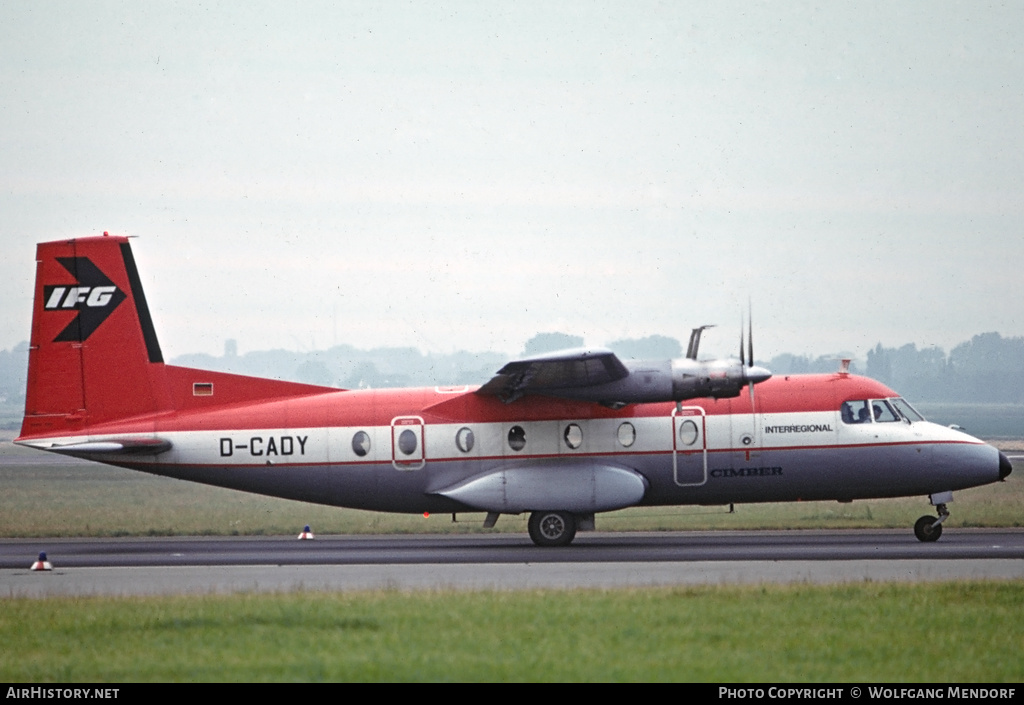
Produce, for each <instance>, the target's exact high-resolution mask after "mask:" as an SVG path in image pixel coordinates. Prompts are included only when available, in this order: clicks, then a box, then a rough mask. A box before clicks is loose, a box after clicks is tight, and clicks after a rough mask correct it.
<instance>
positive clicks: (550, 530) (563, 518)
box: [529, 511, 577, 547]
mask: <svg viewBox="0 0 1024 705" xmlns="http://www.w3.org/2000/svg"><path fill="white" fill-rule="evenodd" d="M576 525H577V522H576V515H575V514H571V513H569V512H552V511H546V512H533V513H532V514H530V523H529V527H530V538H531V539H533V542H534V543H535V544H537V545H538V546H542V547H550V546H568V545H569V544H570V543H572V540H573V539H574V538H576V528H577V527H576Z"/></svg>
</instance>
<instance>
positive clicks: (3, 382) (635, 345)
mask: <svg viewBox="0 0 1024 705" xmlns="http://www.w3.org/2000/svg"><path fill="white" fill-rule="evenodd" d="M582 346H583V338H581V337H579V336H574V335H569V334H567V333H557V332H556V333H538V334H537V335H535V336H534V337H533V338H531V339H530V340H528V341H527V342H526V345H525V346H524V349H523V352H522V354H523V355H537V354H541V353H544V352H550V351H553V350H561V349H565V348H575V347H582ZM607 347H609V348H611V349H612V350H614V351H616V353H618V354H619V355H620V356H622V357H623V358H633V359H670V358H678V357H681V356H682V354H683V347H682V344H681V343H680V342H679V341H678V340H676V339H675V338H669V337H665V336H660V335H652V336H648V337H646V338H626V339H622V340H616V341H613V342H611V343H609V344H608V346H607ZM844 357H849V356H848V355H842V354H836V355H823V356H819V357H814V358H812V357H808V356H802V355H793V354H790V353H785V354H782V355H778V356H776V357H774V358H772V359H771V360H770V361H767V362H763V361H759V364H763V365H765V366H767V367H768V369H770V370H772V372H774V373H775V374H777V375H783V374H802V373H808V372H826V373H827V372H835V371H837V370H838V369H839V366H840V361H841V359H842V358H844ZM507 361H508V357H507V356H506V355H503V354H500V353H495V352H479V353H471V352H464V351H460V352H455V353H445V354H440V353H422V352H420V351H419V350H417V349H416V348H411V347H400V348H373V349H370V350H360V349H358V348H355V347H353V346H351V345H337V346H334V347H332V348H329V349H327V350H320V351H314V352H294V351H290V350H260V351H253V352H249V353H246V354H244V355H239V354H237V345H236V344H235V342H234V341H230V340H229V341H227V342H226V344H225V352H224V355H222V356H220V357H218V356H215V355H206V354H201V353H197V354H190V355H182V356H179V357H177V358H175V359H174V360H172V361H171V362H172V364H175V365H182V366H185V367H196V368H200V369H208V370H217V371H221V372H232V373H235V374H244V375H252V376H255V377H270V378H275V379H289V380H295V381H299V382H306V383H309V384H320V385H324V386H332V387H342V388H345V389H366V388H381V387H405V386H433V385H455V384H482V383H484V382H486V381H487V380H488V379H490V377H491V376H492V375H493V374H494V373H495V372H497V371H498V369H500V368H501V366H502V365H504V364H505V363H506V362H507ZM27 365H28V344H27V343H21V344H19V345H16V346H15V347H14V348H13V349H11V350H0V403H6V404H8V405H12V404H24V401H25V379H26V370H27ZM1021 369H1024V338H1003V337H1002V336H1001V335H999V333H983V334H981V335H976V336H974V337H973V338H971V340H969V341H967V342H964V343H961V344H960V345H957V346H956V347H955V348H953V350H952V351H951V352H950V353H949V354H948V355H947V354H946V353H945V352H944V351H943V350H942V349H941V348H937V347H927V348H922V349H920V350H919V349H918V348H917V346H916V345H914V344H913V343H908V344H907V345H904V346H903V347H900V348H886V347H883V346H882V344H881V343H879V344H878V345H877V346H875V348H874V349H872V350H870V351H869V352H868V354H867V360H866V365H865V364H864V363H863V362H862V361H854V362H853V363H852V364H851V365H850V371H851V372H854V373H863V374H866V375H867V376H868V377H873V378H875V379H877V380H879V381H880V382H883V383H885V384H887V385H889V386H890V387H892V388H893V389H895V390H896V391H897V392H899V393H900V394H903V395H904V396H906V397H908V398H910V399H911V400H912V401H927V402H985V403H1014V404H1024V375H1022V374H1021V373H1020V371H1021Z"/></svg>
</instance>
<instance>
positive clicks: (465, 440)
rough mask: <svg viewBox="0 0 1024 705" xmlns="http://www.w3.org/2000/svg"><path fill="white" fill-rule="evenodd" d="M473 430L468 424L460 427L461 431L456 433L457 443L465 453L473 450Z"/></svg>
mask: <svg viewBox="0 0 1024 705" xmlns="http://www.w3.org/2000/svg"><path fill="white" fill-rule="evenodd" d="M473 441H474V439H473V431H472V429H470V428H467V427H466V426H463V427H462V428H460V429H459V432H458V433H456V434H455V445H457V446H458V447H459V450H461V451H462V452H463V453H468V452H469V451H471V450H473Z"/></svg>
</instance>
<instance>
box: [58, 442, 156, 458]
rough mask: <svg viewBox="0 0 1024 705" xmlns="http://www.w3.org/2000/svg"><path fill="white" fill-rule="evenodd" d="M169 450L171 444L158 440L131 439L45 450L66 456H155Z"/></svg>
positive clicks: (72, 444) (68, 445)
mask: <svg viewBox="0 0 1024 705" xmlns="http://www.w3.org/2000/svg"><path fill="white" fill-rule="evenodd" d="M170 449H171V442H170V441H166V440H163V439H160V438H131V439H123V438H122V439H118V440H115V441H85V442H84V443H68V444H67V445H51V446H49V447H48V448H45V450H49V451H53V452H54V453H66V454H67V455H84V456H91V455H157V454H158V453H163V452H164V451H168V450H170Z"/></svg>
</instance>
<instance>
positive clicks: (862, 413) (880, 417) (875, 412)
mask: <svg viewBox="0 0 1024 705" xmlns="http://www.w3.org/2000/svg"><path fill="white" fill-rule="evenodd" d="M890 402H892V403H890ZM897 402H900V403H902V404H903V405H904V406H905V407H906V409H907V412H906V413H904V412H903V407H902V406H900V405H899V404H898V403H897ZM894 405H895V408H894ZM897 409H899V411H897ZM839 414H840V416H841V417H842V419H843V423H848V424H860V423H872V422H874V423H891V422H893V421H901V420H903V418H906V420H907V421H922V420H923V419H922V417H921V415H920V414H918V413H917V412H916V411H914V409H913V407H911V406H910V404H907V403H906V402H905V401H903V400H902V399H892V400H890V399H863V400H860V399H858V400H857V401H845V402H843V405H842V406H841V407H839Z"/></svg>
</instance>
